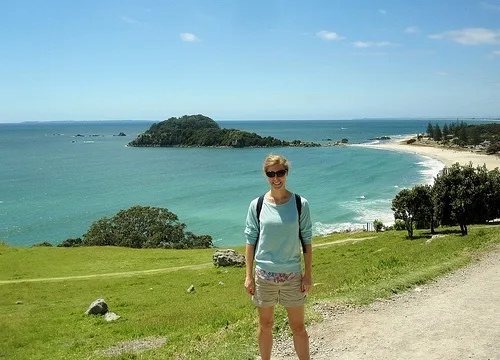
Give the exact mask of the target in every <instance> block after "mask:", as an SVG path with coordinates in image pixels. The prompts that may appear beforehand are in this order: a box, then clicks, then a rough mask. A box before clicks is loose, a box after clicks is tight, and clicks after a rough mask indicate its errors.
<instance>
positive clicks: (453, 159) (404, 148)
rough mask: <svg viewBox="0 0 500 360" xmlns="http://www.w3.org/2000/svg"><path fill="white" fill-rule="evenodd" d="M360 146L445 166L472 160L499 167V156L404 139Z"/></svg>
mask: <svg viewBox="0 0 500 360" xmlns="http://www.w3.org/2000/svg"><path fill="white" fill-rule="evenodd" d="M360 146H363V147H370V148H373V149H381V150H391V151H401V152H410V153H414V154H418V155H424V156H428V157H431V158H434V159H436V160H439V161H441V162H442V163H443V164H444V165H445V166H451V165H453V164H455V163H459V164H460V165H467V164H469V163H471V162H472V164H473V165H474V166H478V165H479V166H483V165H486V168H487V169H488V170H493V169H494V168H497V167H498V168H500V157H499V156H496V155H485V154H479V153H475V152H472V151H469V150H454V149H448V148H441V147H435V146H429V145H420V144H418V145H417V144H410V145H408V144H406V142H405V141H401V142H387V143H378V144H369V145H364V144H363V145H360Z"/></svg>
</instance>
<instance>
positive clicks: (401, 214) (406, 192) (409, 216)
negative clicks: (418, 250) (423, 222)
mask: <svg viewBox="0 0 500 360" xmlns="http://www.w3.org/2000/svg"><path fill="white" fill-rule="evenodd" d="M414 200H415V199H414V192H413V191H412V190H411V189H403V190H401V191H400V192H399V193H398V194H397V195H396V197H395V198H394V199H393V200H392V207H391V209H392V211H394V219H395V220H403V221H404V222H405V226H406V231H408V237H409V238H410V239H411V238H413V221H414V218H415V214H416V213H417V208H416V206H415V201H414Z"/></svg>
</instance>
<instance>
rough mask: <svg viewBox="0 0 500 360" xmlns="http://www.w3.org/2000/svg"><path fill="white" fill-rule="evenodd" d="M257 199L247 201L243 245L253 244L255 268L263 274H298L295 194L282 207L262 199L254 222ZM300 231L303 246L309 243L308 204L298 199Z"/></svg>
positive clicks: (297, 232)
mask: <svg viewBox="0 0 500 360" xmlns="http://www.w3.org/2000/svg"><path fill="white" fill-rule="evenodd" d="M257 201H258V198H256V199H254V200H252V201H251V202H250V206H249V207H248V214H247V219H246V227H245V237H246V243H247V244H250V245H255V242H256V240H257V237H259V241H258V243H257V248H256V249H255V265H256V266H258V267H259V268H261V269H262V270H265V271H270V272H277V273H288V272H301V270H302V269H301V254H302V244H301V242H300V238H299V219H298V216H299V214H298V211H297V205H296V203H295V195H294V194H292V196H291V197H290V200H288V201H287V202H286V203H284V204H280V205H276V204H271V203H269V202H267V201H266V199H264V202H263V203H262V210H261V212H260V236H259V221H258V220H257ZM301 202H302V209H301V216H300V232H301V234H302V238H303V241H304V244H310V243H311V240H312V223H311V215H310V211H309V203H308V202H307V200H306V199H304V198H303V197H301Z"/></svg>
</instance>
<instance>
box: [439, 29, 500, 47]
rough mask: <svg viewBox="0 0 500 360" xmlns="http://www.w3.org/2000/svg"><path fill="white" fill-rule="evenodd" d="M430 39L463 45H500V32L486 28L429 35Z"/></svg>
mask: <svg viewBox="0 0 500 360" xmlns="http://www.w3.org/2000/svg"><path fill="white" fill-rule="evenodd" d="M429 37H430V38H431V39H437V40H443V39H444V40H451V41H454V42H457V43H459V44H462V45H481V44H500V30H489V29H484V28H468V29H461V30H452V31H445V32H443V33H440V34H434V35H429Z"/></svg>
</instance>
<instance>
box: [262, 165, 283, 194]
mask: <svg viewBox="0 0 500 360" xmlns="http://www.w3.org/2000/svg"><path fill="white" fill-rule="evenodd" d="M265 173H266V178H267V181H269V185H270V186H271V188H272V189H276V190H279V189H284V188H285V184H286V177H287V175H288V171H287V170H285V168H284V167H283V165H280V164H275V165H271V166H268V167H267V169H266V172H265Z"/></svg>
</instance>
